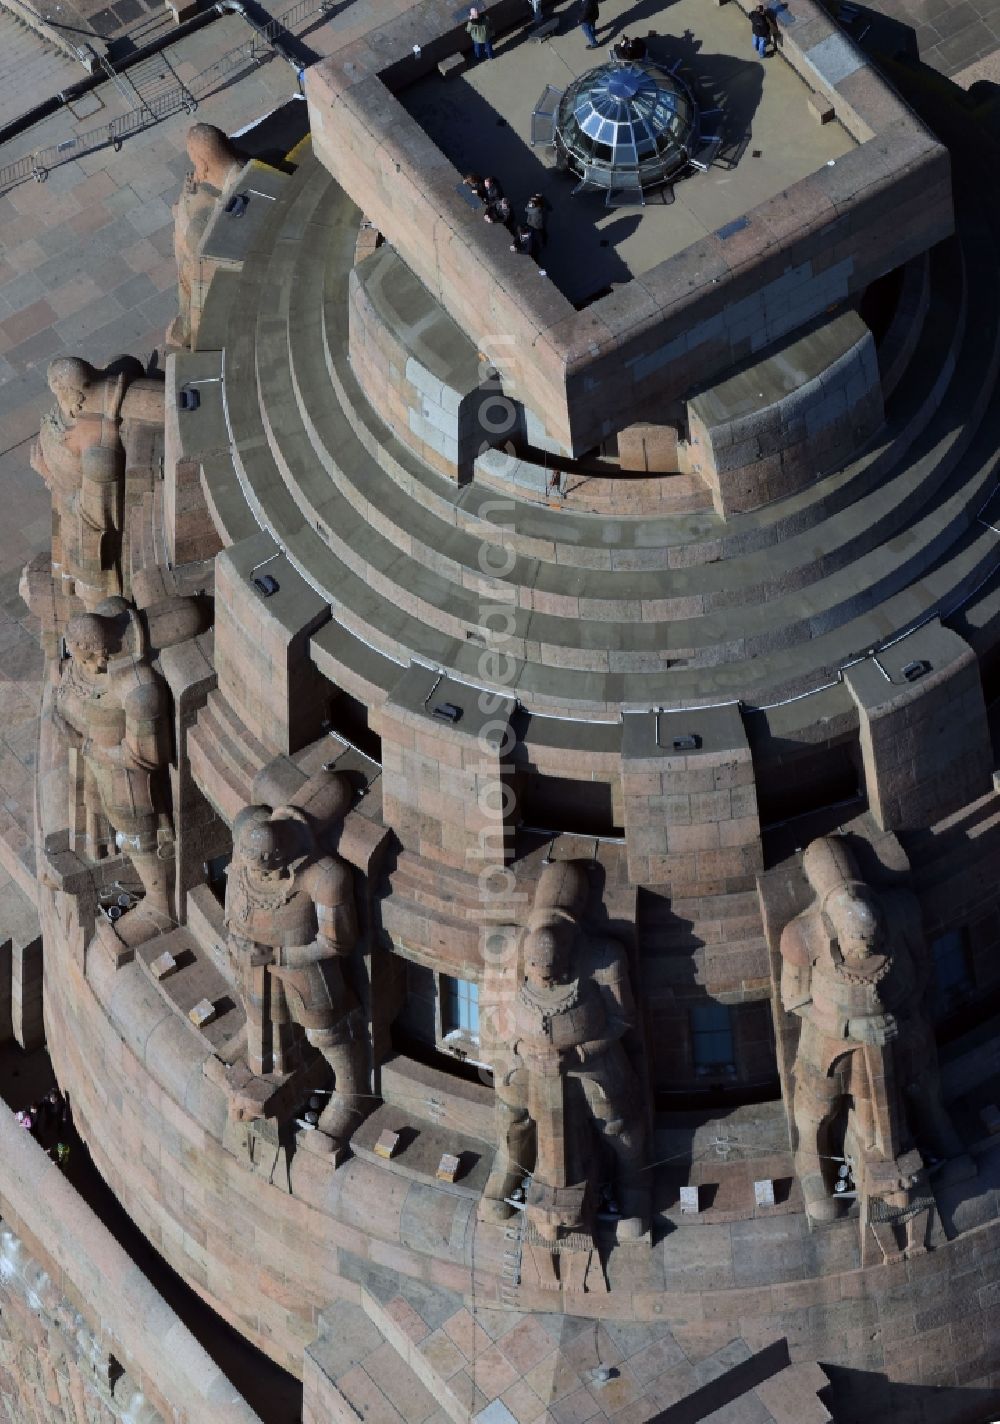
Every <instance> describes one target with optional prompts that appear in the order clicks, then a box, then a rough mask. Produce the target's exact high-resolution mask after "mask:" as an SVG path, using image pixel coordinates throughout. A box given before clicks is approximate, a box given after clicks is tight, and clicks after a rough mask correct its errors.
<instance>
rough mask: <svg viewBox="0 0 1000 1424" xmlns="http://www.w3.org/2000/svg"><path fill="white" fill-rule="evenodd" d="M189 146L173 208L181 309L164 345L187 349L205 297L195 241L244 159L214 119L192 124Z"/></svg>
mask: <svg viewBox="0 0 1000 1424" xmlns="http://www.w3.org/2000/svg"><path fill="white" fill-rule="evenodd" d="M187 151H188V157H189V158H190V160H191V163H192V165H193V167H192V169H191V171H190V172H189V173H188V175H187V177H186V178H185V179H184V186H183V187H182V188H181V192H180V196H179V197H178V199H177V202H176V203H175V204H174V210H173V211H174V257H175V258H176V261H177V294H178V301H179V305H180V311H179V313H178V315H177V316H176V317H175V318H174V320H173V321H172V322H171V324H170V327H169V329H168V331H167V344H168V346H183V347H187V348H189V349H190V347H191V345H192V343H193V341H194V338H195V336H196V334H197V330H198V321H199V319H200V317H201V307H202V301H203V298H204V293H203V292H202V291H201V289H200V284H199V281H198V263H199V260H200V254H199V245H200V243H201V239H202V237H203V236H204V234H205V229H206V228H207V227H208V223H209V220H210V219H211V216H212V214H213V212H214V211H215V209H216V207H217V206H218V205H219V204H220V203H222V202H223V201H224V200H225V199H226V198H227V197H228V196H229V192H230V189H231V187H232V184H233V183H234V182H235V180H236V178H237V177H238V175H239V174H240V173H241V172H242V171H243V167H244V162H245V160H244V159H243V158H242V157H241V155H240V154H239V152H238V151H237V150H236V149H235V148H234V147H233V145H232V144H231V143H230V142H229V139H228V138H227V137H226V135H225V134H224V133H223V132H222V130H221V129H219V128H216V127H215V125H214V124H192V126H191V128H190V129H189V130H188V136H187Z"/></svg>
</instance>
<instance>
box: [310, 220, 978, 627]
mask: <svg viewBox="0 0 1000 1424" xmlns="http://www.w3.org/2000/svg"><path fill="white" fill-rule="evenodd" d="M327 250H328V251H329V248H328V249H327ZM296 276H297V277H298V278H299V279H300V280H298V281H297V282H296V285H295V289H294V290H295V292H296V293H297V294H298V298H297V301H296V298H295V297H294V296H293V300H292V305H291V308H290V316H289V346H290V350H291V352H292V355H293V360H294V355H295V352H296V349H297V346H298V345H300V344H303V343H304V341H305V340H306V339H307V338H308V337H309V334H310V331H312V330H314V328H315V321H314V320H313V321H310V319H309V310H310V305H309V301H310V299H309V291H310V287H309V283H308V282H307V281H305V280H302V279H301V273H298V272H297V273H296ZM939 317H940V319H941V321H942V323H944V321H945V320H946V321H947V330H948V331H954V330H955V307H954V304H953V302H952V301H950V300H946V301H944V302H942V304H941V309H940V311H939ZM942 334H943V332H940V331H935V332H932V334H931V343H932V349H934V350H936V351H938V352H940V350H941V343H940V340H939V337H940V336H941V335H942ZM309 356H310V357H311V359H310V360H307V359H305V358H304V357H303V358H302V359H301V360H300V362H299V363H298V365H299V366H300V367H301V368H302V369H303V370H304V371H306V372H310V373H311V372H315V370H316V369H317V365H318V361H317V359H316V353H315V350H312V349H310V351H309ZM968 366H969V368H970V369H969V370H963V371H962V372H961V375H962V377H963V379H962V380H961V382H960V383H959V389H960V391H962V392H963V393H965V394H966V395H967V396H968V395H969V394H970V393H974V392H976V391H977V387H976V386H975V383H974V382H972V383H970V380H969V377H970V374H971V373H975V372H979V373H980V374H981V372H982V369H983V365H982V353H978V352H975V351H972V352H970V353H969V354H968ZM932 374H933V373H932ZM309 379H310V378H309V377H304V378H303V380H302V381H301V382H300V383H299V387H298V389H297V392H296V394H297V398H298V402H299V407H300V410H303V411H304V413H305V414H306V418H307V426H308V427H310V428H309V434H310V436H311V440H312V444H313V446H314V448H315V449H317V453H319V454H320V457H321V459H323V461H324V464H325V466H326V469H327V471H328V472H329V473H330V475H331V477H332V478H334V479H335V481H336V483H337V485H338V488H340V489H344V488H345V483H346V485H347V488H348V490H350V484H351V482H350V480H349V479H345V476H344V474H343V467H344V464H345V459H344V457H343V456H342V455H340V453H339V452H340V451H341V450H342V449H343V433H344V432H343V420H342V418H341V413H340V412H339V410H338V407H337V405H336V403H335V402H331V401H330V400H329V396H328V393H327V392H326V391H325V389H324V390H322V391H316V392H314V396H313V402H312V406H313V413H314V414H315V420H312V419H311V418H310V412H309V409H308V405H307V402H306V399H305V394H304V390H303V386H304V385H306V384H308V381H309ZM928 394H929V393H928V391H927V390H925V389H921V390H919V391H918V392H917V396H918V399H917V402H916V404H917V406H918V408H919V409H921V410H923V411H925V412H926V411H927V410H933V408H934V406H935V405H936V404H937V400H936V398H934V397H935V396H936V393H935V392H931V393H930V394H931V396H932V398H931V399H930V400H929V399H928V398H927V397H928ZM979 396H980V399H982V398H983V392H982V390H981V389H980V391H979ZM949 408H950V407H949ZM320 423H322V424H323V425H324V426H325V428H326V430H327V431H328V432H329V431H332V432H333V435H334V438H332V439H331V438H330V436H329V434H328V435H327V436H326V438H325V439H324V438H323V437H320V438H319V439H318V438H317V437H318V436H319V430H318V426H319V424H320ZM942 423H944V424H945V425H946V427H947V435H948V439H947V440H946V441H945V442H942V443H943V447H944V454H945V455H946V456H952V457H953V456H954V455H955V453H956V451H957V449H958V448H959V447H960V444H961V439H962V433H961V431H960V430H956V429H955V423H954V421H953V420H952V419H951V417H950V416H949V417H948V418H947V419H946V420H943V422H942ZM968 424H971V421H970V422H968V423H967V425H968ZM332 448H336V449H337V450H338V460H334V459H333V458H332V456H330V454H329V451H330V449H332ZM892 448H893V450H894V451H896V452H898V450H899V438H898V435H897V437H896V439H895V441H894V443H893V446H892ZM353 453H354V454H355V455H357V451H356V450H355V451H354V452H353ZM941 453H942V446H941V445H932V447H931V451H930V452H929V454H928V455H927V457H926V458H925V460H924V461H923V462H922V463H919V464H917V465H915V466H914V465H911V466H910V467H909V468H906V467H904V469H903V471H902V472H901V474H899V475H897V478H896V479H895V480H891V481H885V482H884V483H883V484H881V485H880V486H879V487H878V488H877V489H876V490H875V492H874V493H873V494H872V495H871V496H870V498H869V501H868V503H867V504H866V503H865V502H864V501H859V502H858V503H857V504H856V505H854V506H852V507H851V509H850V510H849V511H848V512H847V513H846V514H845V516H844V519H843V520H842V521H841V524H842V527H843V528H844V531H845V535H852V536H853V540H852V541H847V540H846V539H845V547H844V552H843V556H842V557H843V558H844V559H845V560H846V558H847V557H848V554H849V553H854V552H856V548H857V545H858V544H859V543H860V544H861V545H862V546H863V545H864V544H866V543H867V544H871V543H873V542H874V541H875V540H876V539H877V538H878V536H879V534H880V532H882V525H883V524H884V523H885V522H886V521H889V522H891V523H892V524H898V523H899V521H900V520H901V519H902V518H904V517H905V516H906V514H908V513H909V503H910V502H915V501H916V499H918V498H919V497H920V495H921V491H922V493H923V497H924V498H925V499H926V498H927V497H928V494H929V493H933V486H934V485H935V484H936V483H937V482H939V481H940V479H942V478H943V474H944V473H946V472H947V468H948V466H947V459H946V458H941ZM310 468H312V469H313V472H314V473H315V471H314V467H310ZM357 468H364V473H365V476H366V477H369V476H370V473H371V461H368V462H367V466H364V463H363V462H360V461H359V463H358V466H357ZM926 469H929V470H931V471H932V472H933V477H927V478H926V479H923V480H922V479H921V475H922V474H923V471H924V470H926ZM286 473H288V474H291V471H290V470H289V469H288V467H287V465H286ZM375 477H376V479H377V478H378V471H377V467H376V469H375ZM314 483H315V484H316V485H317V486H318V488H319V490H320V491H321V492H322V493H323V494H326V493H327V492H328V491H327V489H326V486H325V484H324V482H323V481H322V480H321V479H319V480H317V481H314ZM900 483H903V484H908V485H909V486H910V487H911V500H910V501H909V502H908V501H907V500H906V499H905V498H904V497H901V495H900V492H899V491H898V489H897V488H896V486H897V484H900ZM928 484H929V485H931V486H932V488H931V489H930V491H928V490H927V489H926V488H923V487H924V486H925V485H928ZM382 493H383V502H382V503H381V504H378V505H376V503H375V501H374V500H371V499H367V500H366V499H360V498H355V501H354V503H355V506H356V507H358V508H359V509H360V510H361V511H362V512H363V513H364V514H365V517H366V519H367V520H368V521H370V522H372V523H375V524H377V525H378V527H379V529H380V531H381V532H384V533H385V534H386V535H387V537H389V539H390V541H391V542H394V543H396V545H397V547H401V548H403V550H404V551H405V552H406V553H408V554H411V555H412V556H414V557H416V558H418V560H419V561H421V562H426V563H428V564H430V566H431V567H433V568H434V569H435V571H436V572H440V573H442V574H443V575H444V576H445V577H451V578H452V579H454V581H455V582H465V583H468V582H469V559H470V558H471V556H472V548H465V547H463V546H464V545H469V544H470V543H471V541H470V540H468V539H463V538H462V537H461V536H460V535H458V536H457V535H456V533H455V531H454V530H453V529H452V528H451V527H450V526H442V524H441V523H440V522H439V521H436V520H435V519H434V518H433V516H432V515H431V514H430V513H429V512H428V511H426V510H423V509H421V508H416V509H414V508H413V507H412V505H408V504H405V503H404V504H402V505H401V506H400V507H401V508H403V509H405V511H406V512H405V517H404V516H403V515H401V514H396V515H395V516H392V515H391V514H390V513H389V512H388V511H389V510H390V509H391V507H392V500H391V497H390V498H388V499H386V498H385V491H384V490H383V491H382ZM303 498H304V499H305V497H303ZM306 503H308V501H306ZM395 503H396V504H397V505H400V502H399V501H398V500H397V501H395ZM869 505H875V506H876V508H875V509H871V508H869ZM879 514H880V515H881V520H880V518H879V517H878V515H879ZM404 523H405V525H406V528H405V530H404V529H403V528H402V527H401V526H402V525H403V524H404ZM421 523H423V525H424V527H425V528H427V529H428V530H429V532H428V534H427V535H426V536H425V537H424V538H423V539H420V540H418V539H417V538H416V537H415V535H414V534H413V532H412V531H413V528H414V526H417V527H419V526H420V525H421ZM886 532H888V531H886ZM809 545H811V546H812V551H813V558H814V562H815V563H822V564H823V566H824V567H825V568H830V567H831V566H834V567H835V565H836V551H829V550H827V551H823V552H822V553H821V554H820V553H817V552H816V550H815V539H814V538H813V537H812V536H811V535H810V534H809V533H808V532H807V533H806V534H804V535H802V536H801V537H800V538H799V539H798V540H794V539H792V540H787V541H786V542H785V543H784V544H783V545H782V546H781V547H780V549H779V550H777V551H770V552H769V555H768V557H767V559H766V560H765V559H762V558H758V559H757V560H756V570H757V576H758V578H759V577H760V571H761V570H763V569H765V568H766V569H768V570H770V571H771V573H770V576H769V578H768V580H767V581H766V582H764V583H758V584H757V585H756V586H754V585H753V582H752V579H753V575H754V572H755V567H754V566H750V567H746V563H748V562H749V561H743V562H732V563H731V564H725V563H719V564H715V565H713V566H711V568H708V569H705V568H696V569H691V570H681V571H674V573H673V576H672V580H671V582H673V581H676V582H677V583H679V584H680V585H681V590H680V591H679V592H678V593H677V594H676V595H675V596H674V597H673V598H671V597H670V596H669V595H668V596H663V590H662V589H658V590H657V591H658V592H659V594H660V596H659V597H656V598H655V599H652V600H650V599H648V598H646V599H644V598H643V593H644V592H648V591H649V589H650V587H655V586H656V585H655V582H653V583H652V584H651V582H650V580H649V579H648V578H644V577H643V575H641V574H633V575H632V576H631V577H628V576H625V575H624V574H623V573H618V574H610V573H609V574H607V575H602V573H601V572H600V571H599V570H598V571H588V572H587V575H586V583H585V584H583V583H581V584H578V585H577V586H576V588H575V589H574V587H573V585H572V583H570V585H569V587H568V588H567V587H566V582H567V579H568V578H569V573H568V570H566V569H563V568H554V567H553V566H550V565H544V564H543V565H541V566H540V565H539V562H538V561H537V560H526V561H525V560H519V561H518V565H517V566H515V569H514V570H513V571H512V573H511V576H510V578H509V579H508V580H506V582H511V583H514V584H515V585H516V591H517V593H518V595H519V597H520V599H521V600H522V602H523V604H524V606H527V607H531V608H535V609H543V610H544V611H547V612H552V613H555V614H557V615H560V616H566V617H570V618H574V619H576V618H578V617H587V616H588V613H590V612H594V613H596V615H597V616H598V617H601V618H604V619H611V618H615V619H616V620H619V621H629V619H630V618H631V619H634V620H635V621H639V620H640V619H641V620H645V621H649V620H651V619H652V618H654V617H681V616H684V614H685V612H690V611H691V610H692V607H694V610H695V611H696V612H697V611H707V609H708V608H710V607H712V606H717V607H726V606H727V605H728V604H730V603H731V602H739V604H740V605H741V606H743V605H745V604H746V603H748V602H753V601H755V600H758V601H762V600H765V599H770V598H771V597H772V596H773V593H774V592H775V590H776V589H777V588H781V587H784V588H787V587H796V586H800V585H801V584H803V583H805V582H807V581H808V579H809V576H810V572H811V570H810V568H809V566H808V565H807V566H805V567H801V566H797V565H796V560H797V559H798V558H799V551H800V548H801V547H803V546H809ZM473 547H478V546H473ZM449 548H450V549H453V550H454V553H455V555H460V556H464V557H455V556H451V555H450V554H449V552H448V550H449ZM721 575H725V584H726V587H725V588H723V589H720V590H719V591H718V592H715V593H712V594H709V593H701V594H699V593H698V591H697V584H698V581H699V577H700V578H701V579H702V581H703V582H704V581H707V579H708V578H710V577H714V578H716V579H719V578H720V576H721ZM658 577H659V578H661V579H662V575H660V576H658ZM529 580H530V586H529ZM557 582H561V584H562V587H563V588H564V589H565V592H563V593H561V594H560V593H559V592H556V591H554V590H553V587H552V585H553V584H556V583H557ZM623 584H624V585H625V586H624V587H622V585H623ZM584 590H585V592H584ZM616 591H617V593H618V597H617V598H616V597H615V596H614V595H615V592H616ZM588 597H589V598H590V599H591V600H592V604H593V606H592V607H590V606H588V604H587V602H586V600H587V598H588ZM699 600H700V607H699Z"/></svg>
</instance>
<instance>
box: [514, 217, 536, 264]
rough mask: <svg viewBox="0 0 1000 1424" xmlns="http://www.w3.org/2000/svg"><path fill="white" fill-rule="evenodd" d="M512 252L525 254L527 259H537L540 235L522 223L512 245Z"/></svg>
mask: <svg viewBox="0 0 1000 1424" xmlns="http://www.w3.org/2000/svg"><path fill="white" fill-rule="evenodd" d="M510 250H511V252H520V253H523V254H524V256H525V257H536V256H537V255H538V233H537V232H535V230H534V228H530V227H527V226H525V224H524V223H521V224H520V225H519V227H518V229H517V231H516V232H515V233H514V241H513V242H512V243H511V245H510Z"/></svg>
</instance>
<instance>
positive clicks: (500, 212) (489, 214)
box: [483, 198, 512, 227]
mask: <svg viewBox="0 0 1000 1424" xmlns="http://www.w3.org/2000/svg"><path fill="white" fill-rule="evenodd" d="M483 217H484V218H485V219H486V221H487V222H488V223H502V225H503V226H504V227H510V221H511V217H512V214H511V210H510V199H509V198H497V200H496V202H495V203H488V204H487V205H486V211H485V213H483Z"/></svg>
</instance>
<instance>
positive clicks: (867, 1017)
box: [780, 836, 962, 1221]
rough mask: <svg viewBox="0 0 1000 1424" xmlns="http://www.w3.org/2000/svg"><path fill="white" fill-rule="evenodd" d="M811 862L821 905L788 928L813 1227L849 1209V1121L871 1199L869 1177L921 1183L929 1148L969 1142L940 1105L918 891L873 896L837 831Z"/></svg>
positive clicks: (785, 948)
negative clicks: (845, 1182)
mask: <svg viewBox="0 0 1000 1424" xmlns="http://www.w3.org/2000/svg"><path fill="white" fill-rule="evenodd" d="M802 865H803V869H804V871H805V874H806V877H807V879H808V881H809V884H810V885H811V886H812V888H813V890H814V891H815V899H814V900H813V903H812V904H811V905H810V906H809V907H808V909H806V910H804V911H803V912H802V914H800V915H798V916H797V917H796V918H795V919H794V920H792V921H791V922H790V923H789V924H787V925H786V926H785V929H784V931H783V932H782V936H781V944H780V948H781V959H782V970H781V998H782V1003H783V1004H784V1007H785V1009H786V1010H787V1012H789V1013H792V1014H797V1015H798V1016H799V1018H801V1020H802V1030H801V1035H800V1038H799V1045H798V1050H797V1053H796V1057H795V1070H794V1071H795V1095H794V1101H793V1115H794V1120H795V1127H796V1131H797V1133H798V1146H797V1149H796V1153H795V1165H796V1171H797V1173H798V1177H799V1180H800V1182H801V1183H802V1191H803V1195H804V1197H805V1204H806V1211H807V1213H808V1215H809V1217H810V1220H812V1221H829V1220H832V1219H833V1218H834V1217H835V1216H836V1215H837V1211H838V1208H837V1200H836V1196H835V1195H833V1194H831V1184H832V1182H833V1180H834V1178H835V1177H836V1175H837V1163H836V1161H835V1160H831V1159H833V1158H834V1156H835V1151H834V1149H836V1155H839V1154H840V1151H841V1149H840V1146H839V1142H838V1141H837V1140H835V1138H834V1132H833V1129H834V1125H835V1123H836V1122H837V1120H838V1118H839V1119H840V1120H841V1122H842V1125H843V1134H844V1144H843V1149H842V1155H843V1156H845V1157H849V1158H850V1159H851V1161H852V1163H853V1164H854V1173H855V1178H856V1179H858V1178H860V1179H861V1180H859V1181H858V1186H859V1189H860V1190H861V1191H862V1192H864V1191H865V1190H866V1186H865V1183H866V1181H867V1179H868V1178H869V1177H870V1178H871V1179H872V1180H874V1178H875V1177H876V1176H878V1177H879V1179H880V1180H881V1179H882V1178H884V1177H885V1176H886V1173H885V1171H884V1170H882V1169H883V1168H886V1169H888V1171H889V1176H890V1177H892V1179H893V1181H892V1183H891V1184H890V1187H889V1188H888V1190H891V1191H892V1192H895V1193H897V1194H898V1192H899V1191H901V1190H903V1188H904V1185H905V1182H907V1181H910V1179H912V1182H911V1185H912V1184H913V1183H915V1182H916V1179H917V1175H918V1173H919V1168H917V1167H915V1166H914V1157H913V1156H912V1155H911V1154H913V1153H914V1150H915V1149H916V1148H917V1146H918V1144H919V1146H920V1147H921V1148H922V1149H923V1151H924V1152H927V1153H930V1154H932V1155H933V1157H934V1158H937V1159H942V1158H954V1157H956V1156H957V1155H958V1154H960V1153H961V1151H962V1147H961V1143H960V1142H959V1139H958V1137H957V1135H956V1133H955V1130H954V1128H953V1127H952V1124H951V1122H950V1120H949V1118H948V1115H947V1113H946V1112H945V1109H944V1105H943V1103H942V1100H941V1079H940V1074H939V1072H938V1066H937V1052H936V1049H935V1043H934V1034H933V1030H932V1028H931V1025H930V1023H929V1021H928V1018H927V1016H926V1011H925V1009H924V1004H923V999H924V992H925V989H926V986H927V980H928V975H929V962H928V956H927V954H926V950H925V945H924V940H923V934H922V930H921V923H920V909H919V906H918V904H917V901H916V898H915V896H913V895H912V894H911V893H910V892H909V891H906V890H896V889H888V890H881V889H880V890H879V891H877V892H876V891H874V890H873V889H871V887H869V886H868V885H866V884H865V883H864V882H863V881H862V880H861V879H860V877H859V874H858V869H857V866H856V865H855V862H854V858H853V856H852V854H851V852H850V850H849V849H848V847H847V845H846V843H845V842H844V841H843V840H840V839H838V838H837V837H835V836H824V837H821V838H820V839H819V840H816V841H813V843H812V845H810V846H809V847H808V849H807V850H806V852H805V854H804V855H803V858H802ZM917 1155H918V1156H919V1154H917ZM904 1159H905V1160H904ZM921 1160H922V1159H921ZM876 1167H878V1169H879V1170H878V1171H876ZM897 1205H898V1203H897Z"/></svg>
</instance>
